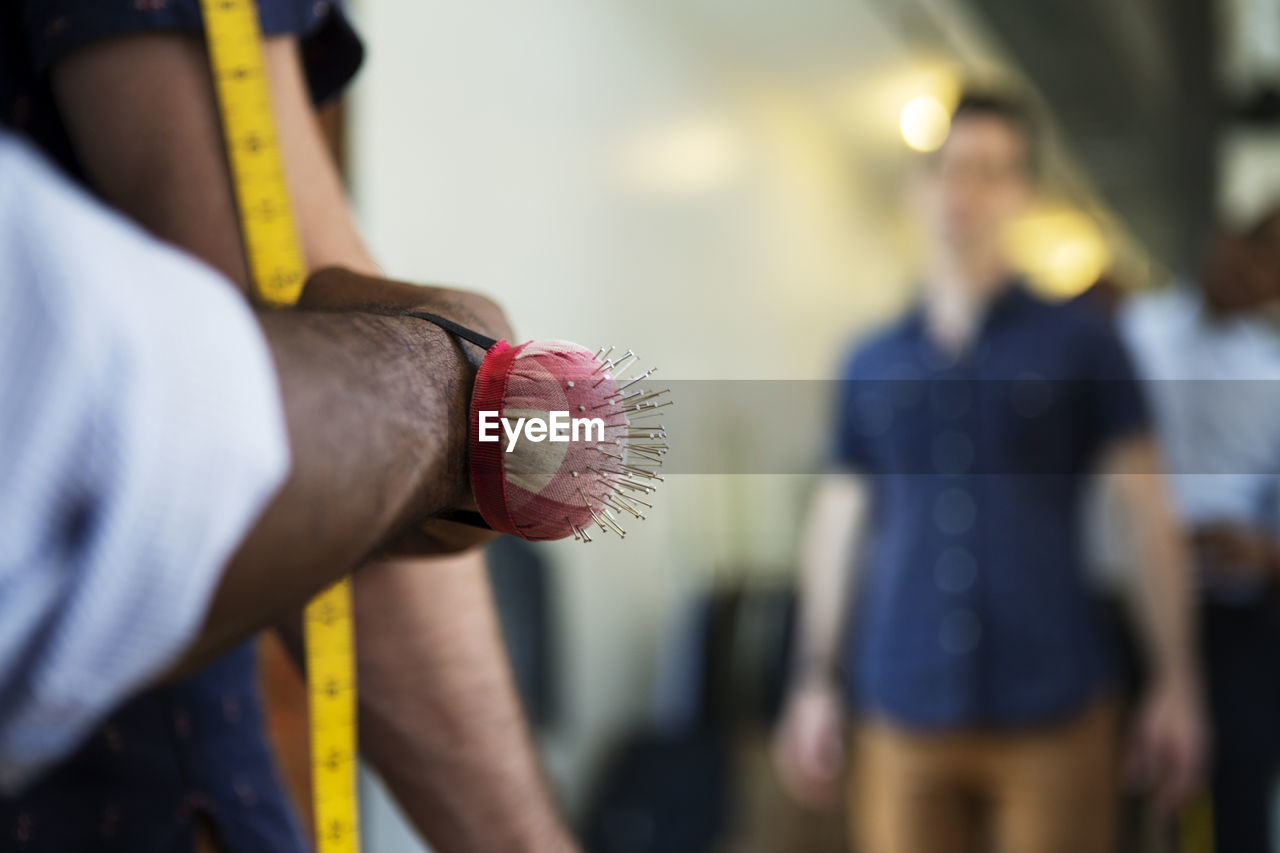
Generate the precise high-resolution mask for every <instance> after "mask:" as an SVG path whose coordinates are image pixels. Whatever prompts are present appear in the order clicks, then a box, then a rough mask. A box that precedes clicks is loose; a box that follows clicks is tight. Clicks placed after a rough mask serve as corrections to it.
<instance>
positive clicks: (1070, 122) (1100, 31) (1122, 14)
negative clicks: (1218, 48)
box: [967, 0, 1220, 273]
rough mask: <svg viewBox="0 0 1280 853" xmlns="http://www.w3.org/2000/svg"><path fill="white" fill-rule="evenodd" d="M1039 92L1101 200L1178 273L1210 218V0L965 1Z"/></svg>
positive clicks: (1194, 261) (1213, 105)
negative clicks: (1100, 195) (1001, 43)
mask: <svg viewBox="0 0 1280 853" xmlns="http://www.w3.org/2000/svg"><path fill="white" fill-rule="evenodd" d="M967 2H968V3H969V5H970V6H971V7H973V8H974V9H976V10H977V11H978V12H979V13H980V14H981V15H982V16H983V17H984V18H985V19H986V21H987V22H988V24H989V26H990V27H991V29H992V31H993V32H994V33H995V34H996V35H997V36H998V37H999V38H1000V40H1001V41H1003V42H1004V43H1005V46H1006V48H1007V49H1008V51H1009V53H1010V55H1011V56H1012V58H1013V59H1014V60H1015V61H1016V62H1017V63H1018V64H1019V65H1020V66H1021V68H1022V70H1023V71H1024V72H1025V73H1026V75H1027V76H1028V78H1029V79H1030V80H1031V82H1032V83H1033V84H1034V85H1035V86H1036V88H1037V89H1039V90H1040V92H1041V93H1042V94H1043V95H1044V97H1045V99H1046V100H1047V101H1048V104H1049V107H1050V109H1051V110H1052V112H1053V115H1054V119H1055V121H1056V122H1057V124H1058V125H1059V126H1060V128H1061V129H1062V131H1063V133H1064V135H1065V137H1066V141H1067V143H1068V145H1069V146H1070V147H1071V149H1072V151H1073V153H1074V154H1075V155H1076V156H1077V157H1078V158H1079V160H1080V162H1081V164H1082V165H1083V166H1084V168H1085V169H1087V170H1088V172H1089V173H1090V176H1091V177H1092V179H1093V180H1094V181H1095V182H1096V184H1097V186H1098V188H1099V190H1100V191H1101V192H1102V194H1103V196H1104V197H1105V198H1106V200H1107V201H1108V202H1109V203H1110V204H1111V205H1112V206H1113V207H1114V209H1115V210H1116V212H1117V213H1118V214H1119V215H1120V216H1121V217H1122V218H1123V219H1124V220H1125V221H1126V222H1127V224H1128V225H1129V226H1130V227H1131V228H1132V229H1133V232H1134V233H1135V235H1136V236H1137V237H1138V238H1139V239H1140V240H1142V241H1143V243H1145V244H1146V246H1147V247H1148V249H1149V250H1150V251H1151V253H1152V254H1153V255H1154V256H1155V257H1156V258H1157V259H1159V260H1160V261H1161V262H1162V263H1164V264H1165V265H1166V266H1168V267H1169V268H1170V269H1172V270H1174V271H1176V272H1184V273H1186V272H1194V271H1195V270H1196V268H1197V267H1198V265H1199V255H1200V250H1201V249H1200V247H1201V246H1202V244H1203V240H1204V235H1205V233H1206V231H1207V229H1208V227H1209V226H1210V224H1211V223H1212V220H1213V211H1214V208H1213V204H1214V197H1215V196H1214V184H1215V157H1214V150H1215V140H1216V138H1217V134H1218V132H1219V119H1218V116H1219V114H1220V111H1219V109H1218V102H1217V93H1216V86H1215V82H1214V81H1215V79H1216V76H1215V68H1216V65H1215V58H1214V43H1215V37H1214V14H1213V8H1212V6H1213V4H1212V0H1034V2H1028V0H967Z"/></svg>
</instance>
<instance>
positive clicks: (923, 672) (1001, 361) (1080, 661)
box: [834, 284, 1150, 729]
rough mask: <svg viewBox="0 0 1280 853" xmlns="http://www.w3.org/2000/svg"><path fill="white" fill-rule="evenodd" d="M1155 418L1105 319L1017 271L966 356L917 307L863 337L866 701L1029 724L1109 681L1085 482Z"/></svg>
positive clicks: (847, 432)
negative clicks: (1089, 547)
mask: <svg viewBox="0 0 1280 853" xmlns="http://www.w3.org/2000/svg"><path fill="white" fill-rule="evenodd" d="M1149 426H1150V422H1149V418H1148V414H1147V408H1146V404H1145V401H1144V398H1143V396H1142V392H1141V388H1140V386H1139V385H1138V383H1137V380H1136V379H1135V377H1134V373H1133V367H1132V365H1131V364H1130V361H1129V358H1128V356H1127V354H1126V353H1125V351H1124V349H1123V347H1122V346H1121V344H1120V341H1119V339H1118V338H1117V336H1116V333H1115V332H1114V330H1113V329H1112V328H1111V326H1110V325H1109V323H1108V322H1107V320H1106V319H1105V318H1103V317H1100V316H1098V315H1097V314H1096V313H1095V312H1093V311H1092V310H1091V309H1089V308H1086V307H1083V306H1077V305H1052V304H1049V303H1046V302H1043V301H1041V300H1039V299H1037V298H1036V297H1034V296H1033V295H1031V294H1030V293H1028V292H1027V291H1026V290H1025V289H1024V288H1023V287H1022V286H1020V285H1017V284H1013V285H1010V286H1009V288H1008V289H1007V290H1006V291H1005V292H1004V293H1003V294H1002V295H1001V296H999V297H998V298H997V299H996V300H995V301H994V303H993V304H992V305H991V306H990V309H989V310H988V312H987V315H986V318H985V320H984V322H983V324H982V326H981V328H980V330H979V332H978V335H977V338H976V340H975V341H974V343H973V345H972V346H971V348H970V349H969V350H968V351H966V352H964V353H962V354H959V355H952V354H950V353H947V352H945V351H944V350H941V349H939V348H938V347H937V346H936V345H935V344H934V343H933V341H932V339H931V337H930V336H929V335H928V334H927V333H926V328H925V323H924V320H923V317H922V315H921V312H919V311H917V312H915V313H914V314H912V315H911V316H910V317H909V318H907V319H906V320H904V321H902V322H900V323H898V324H897V325H895V326H894V327H892V328H890V329H889V330H888V331H885V332H883V333H881V334H880V335H878V336H876V337H875V338H874V339H873V340H872V341H870V342H869V343H867V344H865V345H864V346H861V347H859V348H858V350H857V351H856V352H855V353H854V355H853V357H852V358H851V359H850V361H849V363H848V364H847V366H846V368H845V370H844V373H843V376H842V399H841V403H840V407H839V412H838V422H837V426H836V441H835V452H834V456H835V460H836V462H837V463H838V464H839V465H841V466H844V467H847V468H849V469H852V470H856V471H859V472H861V473H863V474H866V475H869V476H868V481H869V484H870V486H871V490H872V501H873V518H872V522H871V523H872V530H873V533H874V535H873V537H872V539H873V541H872V542H871V543H870V545H871V547H870V549H869V552H868V553H867V555H866V557H867V559H866V567H865V570H864V572H863V575H862V583H861V585H860V589H859V590H858V594H857V596H856V599H855V606H856V609H857V612H856V614H855V616H854V618H853V621H852V626H853V629H852V632H851V636H850V638H849V645H848V647H847V658H846V659H847V660H848V662H849V663H850V671H851V673H852V675H853V676H854V677H853V679H852V684H851V687H852V689H853V693H854V695H853V697H852V698H853V699H854V700H855V702H857V703H858V704H860V705H861V706H862V707H863V708H864V709H866V710H867V711H869V712H871V713H874V714H879V715H883V716H886V717H888V718H890V719H891V720H893V721H895V722H896V723H898V724H901V725H904V726H908V727H911V728H915V729H954V728H967V727H982V726H999V727H1015V726H1023V725H1035V724H1043V723H1047V722H1050V721H1053V720H1059V719H1063V718H1066V717H1068V716H1070V715H1071V714H1073V713H1075V712H1077V711H1079V710H1081V709H1082V708H1084V707H1085V706H1086V705H1087V704H1088V702H1090V701H1091V700H1092V699H1094V698H1095V697H1097V696H1098V695H1099V693H1100V692H1101V691H1103V690H1105V689H1107V687H1108V686H1109V682H1110V680H1111V679H1112V677H1113V674H1114V673H1113V656H1112V652H1113V650H1112V648H1111V645H1110V639H1111V638H1110V636H1109V634H1108V632H1107V630H1106V627H1105V626H1106V623H1105V621H1104V619H1103V614H1102V611H1101V610H1100V608H1099V606H1098V602H1097V601H1095V600H1094V598H1093V596H1092V594H1091V590H1090V589H1089V587H1088V584H1087V583H1086V577H1085V572H1084V565H1083V559H1082V556H1081V548H1082V545H1083V543H1082V542H1081V537H1080V535H1079V510H1080V502H1081V489H1082V486H1083V485H1084V483H1085V482H1086V481H1087V479H1088V475H1089V473H1090V471H1091V470H1092V469H1093V467H1094V465H1095V464H1096V462H1097V460H1098V458H1099V455H1100V453H1101V452H1102V451H1104V450H1105V449H1106V448H1107V447H1108V446H1109V445H1111V444H1112V443H1113V442H1115V441H1117V440H1119V439H1121V438H1123V437H1125V436H1127V435H1131V434H1135V433H1137V432H1140V431H1143V430H1147V429H1149Z"/></svg>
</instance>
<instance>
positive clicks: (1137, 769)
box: [1126, 678, 1208, 819]
mask: <svg viewBox="0 0 1280 853" xmlns="http://www.w3.org/2000/svg"><path fill="white" fill-rule="evenodd" d="M1207 759H1208V734H1207V726H1206V723H1205V714H1204V708H1203V705H1202V704H1201V701H1200V691H1199V689H1198V688H1197V687H1196V686H1195V685H1194V684H1192V683H1190V682H1188V681H1186V680H1185V679H1174V678H1166V679H1162V680H1161V681H1159V682H1157V683H1156V684H1155V685H1154V687H1153V689H1152V690H1151V692H1150V693H1149V694H1148V695H1147V697H1146V700H1145V701H1144V702H1143V704H1142V708H1141V710H1140V711H1139V714H1138V719H1137V726H1136V729H1135V731H1134V734H1133V743H1132V745H1131V751H1130V754H1129V757H1128V767H1127V771H1126V775H1127V776H1128V777H1129V780H1130V782H1131V783H1133V784H1134V785H1135V786H1136V787H1138V788H1140V789H1142V790H1144V791H1146V792H1147V793H1148V795H1149V796H1150V798H1151V799H1150V803H1151V808H1152V811H1153V812H1154V816H1155V817H1157V818H1161V819H1163V818H1167V817H1169V816H1170V815H1172V814H1173V812H1174V811H1175V810H1176V809H1177V808H1178V807H1179V806H1181V805H1182V804H1183V803H1185V802H1186V801H1187V800H1188V799H1189V798H1190V797H1191V796H1192V795H1193V794H1194V793H1195V792H1196V790H1197V789H1198V788H1199V787H1200V785H1201V784H1202V782H1203V780H1204V774H1205V767H1206V764H1207Z"/></svg>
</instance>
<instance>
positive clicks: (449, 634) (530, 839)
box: [356, 551, 574, 853]
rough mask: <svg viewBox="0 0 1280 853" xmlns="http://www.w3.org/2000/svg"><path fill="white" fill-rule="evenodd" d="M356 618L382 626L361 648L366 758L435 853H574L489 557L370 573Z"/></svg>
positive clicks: (383, 566) (382, 567) (359, 591)
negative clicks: (527, 709) (510, 657)
mask: <svg viewBox="0 0 1280 853" xmlns="http://www.w3.org/2000/svg"><path fill="white" fill-rule="evenodd" d="M394 600H414V601H421V602H424V606H420V607H415V608H406V607H388V602H390V601H394ZM425 602H430V604H429V605H425ZM356 609H357V614H358V615H357V618H362V617H366V615H367V617H368V618H373V615H374V614H375V613H376V614H378V616H377V618H378V619H379V620H380V621H381V623H382V624H381V628H380V630H379V631H377V632H376V633H372V632H369V633H362V634H361V637H360V643H359V644H358V647H357V656H358V659H359V667H360V669H359V678H360V686H361V689H360V722H361V726H360V744H361V749H362V751H363V752H364V754H365V755H367V756H368V757H369V759H370V760H371V761H372V762H373V764H374V765H375V766H376V767H377V768H378V772H379V773H380V774H381V775H382V777H383V778H384V779H385V780H386V781H387V783H388V785H389V786H390V788H391V790H392V791H393V792H394V794H395V796H396V798H397V799H398V800H399V801H400V804H401V806H402V807H403V808H404V810H405V812H406V814H407V815H408V817H409V819H410V820H411V821H412V822H413V824H414V825H415V826H416V827H417V828H418V830H419V831H420V832H422V834H423V835H424V836H425V837H426V838H427V839H428V841H429V842H430V843H431V846H432V849H434V850H437V851H439V853H470V851H487V850H494V851H503V853H519V852H520V851H538V853H543V852H544V851H545V853H562V851H569V850H572V849H574V848H573V847H572V845H571V844H570V842H569V840H568V835H567V834H566V833H565V831H564V829H563V827H562V825H561V824H560V822H559V818H558V812H557V809H556V807H555V804H554V803H553V802H552V801H551V798H550V795H549V793H548V792H549V787H548V785H547V784H546V781H545V779H544V778H543V775H542V770H541V768H540V767H539V765H538V763H537V759H536V753H535V751H534V749H533V747H532V743H531V741H530V737H529V733H528V729H527V727H526V724H525V721H524V716H523V713H522V711H521V708H520V702H519V698H518V696H517V694H516V690H515V684H514V680H513V678H512V675H511V671H510V667H509V665H508V663H507V658H506V655H505V653H504V651H503V645H502V636H501V634H500V632H499V629H498V623H497V619H496V616H495V610H494V605H493V601H492V598H491V595H490V591H489V583H488V578H487V575H486V572H485V566H484V559H483V556H482V555H481V554H480V553H479V552H478V551H472V552H469V553H467V554H463V555H459V556H457V557H451V558H444V559H440V558H436V559H432V560H426V561H423V560H418V561H415V560H397V561H395V562H385V563H379V562H374V563H371V564H369V565H366V566H365V567H364V568H363V569H361V583H360V584H358V585H357V587H356Z"/></svg>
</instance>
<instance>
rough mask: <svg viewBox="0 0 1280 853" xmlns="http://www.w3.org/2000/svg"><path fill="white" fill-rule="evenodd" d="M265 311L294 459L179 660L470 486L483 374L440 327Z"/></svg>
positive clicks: (314, 588)
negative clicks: (469, 452) (473, 396)
mask: <svg viewBox="0 0 1280 853" xmlns="http://www.w3.org/2000/svg"><path fill="white" fill-rule="evenodd" d="M260 319H261V322H262V325H263V330H264V332H265V334H266V338H267V342H268V346H269V347H270V349H271V354H272V357H273V359H274V361H275V364H276V371H277V375H278V378H279V382H280V389H281V394H282V397H283V401H284V409H285V419H286V423H287V426H288V432H289V445H290V452H291V456H292V466H291V469H290V473H289V477H288V479H287V480H286V482H285V484H284V486H283V488H282V489H281V490H280V492H279V493H278V494H277V495H276V496H275V498H274V499H273V500H272V502H271V503H270V504H269V505H268V507H267V509H266V511H265V512H264V513H263V515H262V516H261V517H260V518H259V519H258V521H257V523H256V524H255V526H254V527H253V529H252V530H251V531H250V533H249V535H248V536H247V537H246V539H245V540H244V542H242V543H241V545H240V547H239V548H238V549H237V551H236V553H235V554H234V555H233V557H232V559H231V561H230V563H229V564H228V566H227V569H226V571H225V572H224V574H223V577H222V580H221V582H220V584H219V586H218V589H217V592H216V594H215V596H214V600H213V603H212V605H211V607H210V610H209V613H208V615H207V617H206V619H205V623H204V626H203V629H202V631H201V634H200V636H199V638H198V640H197V642H196V643H195V645H194V647H193V648H192V649H191V650H190V651H189V653H188V654H187V656H186V657H185V658H184V660H183V661H182V664H181V665H180V669H182V670H190V669H191V668H193V667H194V666H196V665H198V664H200V663H203V662H207V661H208V660H209V659H210V658H211V657H212V656H213V655H214V654H216V653H218V652H220V651H224V650H225V649H226V648H228V647H229V646H231V645H232V644H234V643H235V642H237V641H239V640H242V639H243V638H244V637H245V636H247V635H248V634H250V633H252V632H253V631H254V630H256V629H258V628H262V627H265V626H266V625H268V624H271V623H272V622H273V621H274V620H275V619H276V618H278V616H279V614H280V613H283V612H288V611H289V610H292V609H294V608H297V607H299V606H301V605H302V604H303V603H305V602H306V600H307V599H308V598H309V597H310V596H311V595H313V594H314V593H316V592H318V591H319V590H320V589H322V588H323V587H324V586H326V585H327V584H329V583H332V582H333V581H335V580H337V579H338V578H340V577H342V576H343V575H345V574H347V573H348V572H349V571H350V570H351V568H352V567H353V566H355V565H357V564H358V563H359V562H360V561H361V560H362V559H364V558H365V557H366V556H368V555H369V554H370V553H371V552H373V551H375V550H376V549H377V548H379V547H380V546H381V545H382V544H383V543H384V542H385V541H386V540H387V539H388V538H390V537H394V536H395V535H397V534H398V533H399V532H400V531H402V530H404V529H405V528H406V527H407V526H408V525H410V524H413V523H416V522H417V521H419V520H420V519H422V518H423V517H426V516H428V515H430V514H432V513H435V512H439V511H440V510H443V509H447V508H450V507H453V506H457V505H458V504H459V503H460V502H461V501H462V500H464V499H465V497H466V495H467V494H468V493H469V491H470V489H469V485H468V477H467V472H466V468H465V466H464V465H463V464H462V461H461V460H462V459H463V458H464V453H465V447H466V440H467V439H466V413H467V404H468V398H469V396H470V389H471V385H472V383H473V381H474V372H473V370H472V368H471V366H470V364H469V363H468V362H467V361H466V359H464V358H462V357H461V355H460V354H459V353H458V351H457V349H456V346H455V344H454V343H453V342H452V341H450V340H449V339H448V338H447V337H446V336H445V335H444V334H443V333H440V332H437V331H435V330H433V329H430V328H424V327H423V324H421V323H416V322H414V321H413V320H411V319H409V318H392V317H379V316H372V315H363V314H328V313H318V312H290V313H267V314H264V315H261V316H260ZM353 437H355V439H354V440H353ZM264 578H269V579H270V580H269V582H268V583H264Z"/></svg>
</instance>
